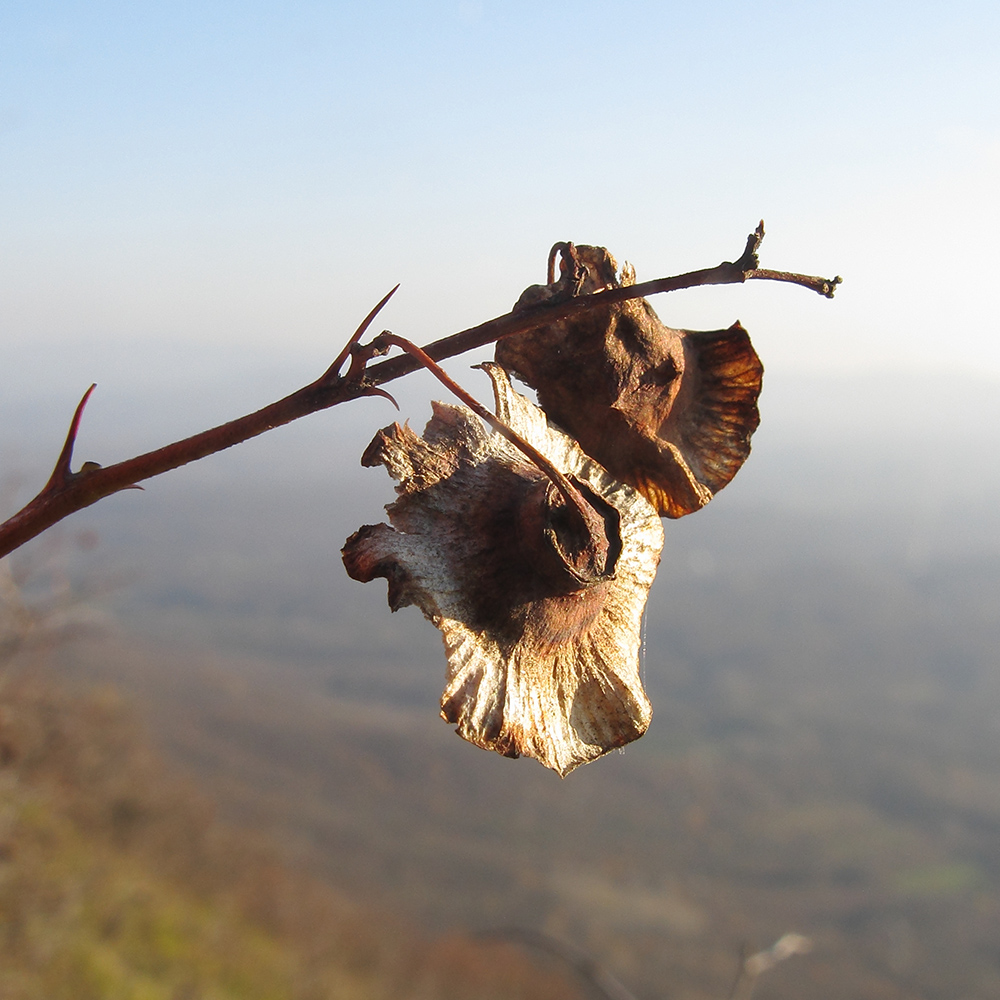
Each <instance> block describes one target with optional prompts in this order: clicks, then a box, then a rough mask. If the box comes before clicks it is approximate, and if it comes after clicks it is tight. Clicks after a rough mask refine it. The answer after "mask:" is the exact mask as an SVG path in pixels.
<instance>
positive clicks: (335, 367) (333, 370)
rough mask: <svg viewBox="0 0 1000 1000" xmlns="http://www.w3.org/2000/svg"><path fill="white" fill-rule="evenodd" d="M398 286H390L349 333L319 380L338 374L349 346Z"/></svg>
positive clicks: (359, 335) (348, 352)
mask: <svg viewBox="0 0 1000 1000" xmlns="http://www.w3.org/2000/svg"><path fill="white" fill-rule="evenodd" d="M397 288H399V283H398V282H397V284H396V285H395V286H394V287H393V288H390V289H389V291H388V292H386V293H385V295H383V296H382V299H381V301H380V302H379V304H378V305H377V306H375V308H374V309H372V311H371V312H370V313H369V314H368V315H367V316H366V317H365V318H364V319H363V320H362V321H361V325H360V326H359V327H358V328H357V330H355V331H354V333H353V334H351V339H350V340H349V341H348V342H347V343H346V344H345V345H344V349H343V350H342V351H341V352H340V354H338V355H337V358H336V360H335V361H334V362H333V364H332V365H330V367H329V368H327V370H326V371H325V372H323V374H322V375H321V376H320V377H319V381H320V382H325V381H327V379H331V378H333V377H334V376H335V375H338V374H340V369H341V368H343V367H344V362H345V361H346V360H347V359H348V358H349V357H350V355H351V348H352V347H353V346H354V345H355V344H356V343H357V342H358V341H359V340H360V339H361V338H362V337H363V336H364V335H365V331H366V330H367V329H368V327H370V326H371V325H372V321H373V320H374V319H375V317H376V316H377V315H378V314H379V313H380V312H381V311H382V307H383V306H384V305H385V304H386V302H388V301H389V299H391V298H392V297H393V295H395V294H396V289H397Z"/></svg>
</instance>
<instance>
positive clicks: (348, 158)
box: [0, 0, 1000, 448]
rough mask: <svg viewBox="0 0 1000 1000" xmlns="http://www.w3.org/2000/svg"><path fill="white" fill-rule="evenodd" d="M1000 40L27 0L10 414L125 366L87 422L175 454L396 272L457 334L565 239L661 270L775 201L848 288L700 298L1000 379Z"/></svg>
mask: <svg viewBox="0 0 1000 1000" xmlns="http://www.w3.org/2000/svg"><path fill="white" fill-rule="evenodd" d="M998 52H1000V5H998V4H997V3H996V2H995V0H988V2H987V0H983V2H978V0H974V2H953V3H945V2H937V3H920V2H909V3H896V2H878V0H868V2H865V3H855V2H851V0H847V2H841V3H838V4H818V3H810V2H800V3H768V2H761V3H755V4H747V3H734V2H728V0H727V2H714V3H713V2H705V3H698V4H692V3H687V2H686V3H674V2H659V3H644V2H611V0H606V2H603V3H593V2H589V0H578V2H574V3H572V4H566V3H558V4H557V3H549V2H546V0H532V2H531V3H527V2H525V3H522V2H508V3H503V4H498V3H489V2H486V0H457V2H444V3H434V2H422V3H408V2H395V3H387V2H379V0H373V2H368V3H365V4H363V5H362V4H346V3H337V2H329V0H328V2H323V3H319V2H302V0H282V2H281V3H274V2H260V0H241V2H240V3H235V2H230V0H222V2H220V0H199V2H197V3H193V2H192V3H189V2H184V0H178V2H169V3H167V2H158V0H150V2H145V3H141V4H135V3H110V2H104V0H87V2H85V3H71V2H45V0H31V2H21V0H6V2H5V3H4V4H3V5H2V6H0V212H2V225H0V331H2V332H0V418H2V420H3V422H4V423H5V424H6V425H8V426H11V427H17V426H20V425H19V424H18V421H17V420H15V419H14V413H15V411H17V413H18V414H21V417H22V419H26V418H24V415H25V414H30V415H31V419H32V420H34V419H35V413H36V411H35V410H34V409H33V407H34V406H36V405H37V406H39V407H40V408H41V409H39V411H38V412H39V413H41V412H42V409H44V412H45V413H46V414H47V413H49V412H50V411H51V412H52V414H53V416H52V419H53V420H54V421H55V423H54V424H53V427H55V426H56V425H57V424H58V426H59V427H60V428H64V427H65V425H66V420H67V416H68V412H69V411H71V409H72V406H73V404H74V403H75V401H76V399H78V398H79V395H80V394H81V393H82V391H83V389H85V388H86V386H87V385H89V384H90V382H92V381H96V382H97V383H98V384H99V386H100V389H99V396H98V397H95V401H94V403H92V404H91V412H92V413H94V414H95V416H94V418H93V419H94V420H96V421H97V423H96V425H94V424H93V423H92V424H91V425H87V426H88V427H89V426H96V427H97V429H98V430H99V431H100V432H101V433H103V434H105V435H106V436H107V435H111V436H112V437H114V435H118V437H119V438H120V439H122V440H123V447H126V448H133V446H134V447H139V446H146V445H148V446H150V447H152V446H154V445H156V444H158V443H162V442H163V440H165V436H169V435H170V434H173V433H181V432H183V433H190V432H192V431H194V430H198V429H200V425H201V424H200V422H201V421H215V420H216V419H217V420H223V419H228V418H229V417H231V416H234V415H236V413H237V412H240V411H241V410H245V409H252V408H256V406H259V405H262V404H263V403H265V402H267V401H269V400H270V399H272V398H275V397H276V396H278V395H281V394H284V393H285V392H288V391H291V390H292V389H294V388H296V387H297V386H298V385H300V384H303V383H304V382H306V381H310V380H311V379H312V378H314V377H315V376H316V375H318V374H319V373H320V372H321V371H322V370H323V369H324V368H325V367H326V365H327V364H328V363H329V361H330V359H331V358H332V356H333V355H334V354H335V353H336V352H337V351H339V348H340V347H341V345H342V343H343V342H344V340H345V339H346V337H347V336H348V334H349V333H350V332H351V330H353V328H354V326H355V325H356V324H357V322H358V321H359V320H360V319H361V317H362V316H364V314H365V313H366V312H367V311H368V309H369V308H370V307H371V305H373V304H374V303H375V302H376V301H377V300H378V299H379V298H380V297H381V296H382V295H383V294H384V292H385V291H386V290H388V289H389V288H390V287H392V286H393V285H394V284H396V283H397V282H400V283H401V287H400V290H399V292H398V293H397V294H396V296H395V298H394V300H393V302H392V303H391V304H390V306H389V307H388V308H387V309H386V311H385V313H384V314H383V318H382V321H384V325H386V326H389V327H391V328H392V329H393V330H394V331H395V332H397V333H399V334H401V335H403V336H407V337H409V338H411V339H413V340H416V341H418V342H426V341H429V340H432V339H437V338H438V337H441V336H445V335H447V334H449V333H452V332H455V331H457V330H460V329H463V328H465V327H468V326H471V325H473V324H475V323H478V322H480V321H482V320H484V319H487V318H489V317H492V316H495V315H498V314H500V313H503V312H506V311H507V310H508V309H509V308H510V306H511V305H512V304H513V302H514V301H515V300H516V298H517V297H518V295H519V294H520V292H521V290H522V289H523V288H524V287H525V286H527V285H528V284H532V283H535V282H538V281H541V280H543V276H544V268H545V259H546V255H547V252H548V249H549V247H550V246H551V244H552V243H553V242H555V241H557V240H566V239H569V240H573V241H575V242H578V243H596V244H600V245H604V246H607V247H609V248H610V249H611V250H612V252H613V253H614V254H615V255H616V256H617V257H618V258H619V259H620V260H621V259H626V260H629V261H631V262H632V263H633V264H634V266H635V268H636V270H637V274H638V278H639V280H645V279H649V278H654V277H659V276H662V275H666V274H671V273H677V272H681V271H687V270H691V269H694V268H698V267H705V266H711V265H714V264H716V263H718V262H719V261H720V260H723V259H733V258H735V257H736V256H737V255H738V254H739V253H740V252H741V250H742V247H743V245H744V241H745V238H746V234H747V233H748V232H750V230H751V229H752V228H753V227H754V226H755V225H756V223H757V221H758V220H759V219H761V218H763V219H764V220H765V225H766V228H767V233H768V235H767V237H766V239H765V241H764V245H763V247H762V251H761V260H762V265H763V266H767V267H773V268H779V269H788V270H798V271H804V272H808V273H819V274H823V275H827V276H831V275H833V274H840V275H842V276H843V278H844V284H843V286H842V287H841V289H840V290H839V291H838V294H837V297H836V298H835V299H834V300H833V301H828V300H826V299H823V298H821V297H820V296H817V295H814V294H812V293H810V292H807V291H805V290H802V289H798V288H794V287H789V286H773V285H765V284H764V283H752V284H749V285H746V286H732V287H727V288H714V289H700V290H696V291H687V292H679V293H675V294H673V295H670V296H661V297H658V299H657V300H656V301H655V302H654V306H655V308H656V309H657V310H658V312H659V313H660V315H661V317H662V318H663V319H664V320H665V321H666V322H667V323H669V324H671V325H673V326H680V327H688V328H703V329H706V328H707V329H715V328H719V327H723V326H728V325H729V324H730V323H732V322H733V321H734V320H735V319H737V318H739V319H740V320H741V321H742V322H743V323H744V325H745V326H746V327H747V328H748V329H749V330H750V332H751V335H752V336H753V338H754V343H755V345H756V347H757V349H758V351H759V352H760V354H761V356H762V358H763V359H764V363H765V367H766V368H767V369H768V372H769V373H772V375H774V374H776V375H777V377H781V378H794V377H795V375H796V373H808V374H810V375H816V374H817V373H830V374H832V375H837V376H844V375H852V374H857V375H869V374H871V373H872V372H876V371H889V372H890V373H893V374H895V375H897V376H898V377H904V378H905V377H906V376H907V374H908V373H920V374H922V375H926V374H927V373H932V372H935V371H941V370H944V371H946V372H948V373H949V374H958V375H969V376H974V377H976V378H978V379H985V380H986V381H987V383H989V384H996V385H997V386H1000V329H998V326H1000V323H998V320H997V310H996V306H995V301H996V293H997V290H998V286H1000V279H998V277H997V271H996V266H995V263H994V260H995V254H996V234H997V233H998V232H1000V193H998V188H1000V185H998V183H997V181H998V178H1000V60H998V59H997V53H998ZM484 356H485V354H484ZM476 360H481V358H479V357H476V358H471V357H470V358H469V363H472V362H473V361H476ZM452 366H453V368H452V370H453V371H456V372H458V371H459V370H464V362H453V363H452ZM456 366H457V367H456ZM476 379H479V381H478V382H477V381H476ZM463 380H464V381H466V382H467V383H468V384H469V385H470V388H472V389H473V390H474V391H477V392H479V393H480V394H483V390H484V388H485V379H483V378H482V377H481V376H479V375H467V376H466V377H464V379H463ZM414 385H415V386H416V387H417V388H416V389H415V390H413V391H414V392H415V393H424V394H425V398H426V392H427V389H426V385H427V383H422V382H420V379H419V377H418V378H417V379H416V381H415V382H414ZM406 391H410V390H405V391H404V396H405V392H406ZM435 395H438V396H439V395H440V393H435ZM414 398H416V397H415V396H414ZM53 399H58V400H59V401H60V407H58V408H52V407H51V406H50V403H51V400H53ZM157 401H158V402H157ZM43 403H44V406H43V405H42V404H43ZM143 403H148V404H149V410H148V413H146V414H145V415H144V411H143V406H142V404H143ZM154 403H156V406H154ZM359 405H363V406H367V405H368V404H367V403H365V404H359ZM102 407H104V409H101V408H102ZM157 407H158V408H157ZM404 408H405V407H404ZM365 412H366V413H367V411H365ZM102 414H103V416H102ZM414 416H419V418H420V419H419V421H418V422H419V423H420V424H422V421H423V419H424V418H425V416H426V413H425V412H424V411H421V412H420V413H419V414H414ZM38 419H43V418H42V417H41V416H39V418H38ZM45 419H47V418H45ZM350 419H351V420H355V419H367V417H358V418H355V417H353V416H352V417H351V418H350ZM101 421H103V423H102V422H101ZM146 423H148V424H149V427H150V428H151V430H150V433H149V435H148V440H143V441H134V442H133V441H131V439H129V434H130V433H131V432H132V431H134V430H135V429H136V428H137V427H140V426H145V424H146ZM154 425H155V426H154ZM87 432H88V431H87V428H86V427H85V435H84V436H86V433H87ZM60 433H63V431H62V430H60ZM125 439H129V443H124V441H125Z"/></svg>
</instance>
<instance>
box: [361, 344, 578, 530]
mask: <svg viewBox="0 0 1000 1000" xmlns="http://www.w3.org/2000/svg"><path fill="white" fill-rule="evenodd" d="M378 342H382V343H386V344H395V345H396V347H400V348H402V349H403V350H404V351H406V353H407V354H409V355H410V356H411V357H413V358H415V359H416V360H417V361H419V362H420V364H421V365H423V367H424V368H426V369H427V370H428V371H429V372H430V373H431V374H432V375H433V376H434V377H435V378H436V379H437V380H438V381H439V382H440V383H441V384H442V385H444V386H446V387H447V388H448V389H449V390H450V391H451V392H452V393H454V394H455V395H456V396H457V397H458V398H459V399H460V400H461V401H462V402H463V403H465V405H466V406H467V407H469V409H470V410H472V411H473V413H476V414H478V415H479V416H480V417H481V418H482V419H483V420H485V421H486V423H488V424H489V425H490V427H492V428H493V429H494V430H495V431H496V432H497V433H498V434H500V435H501V436H503V437H505V438H506V439H507V440H508V441H509V442H510V443H511V444H512V445H514V447H515V448H517V449H519V450H520V451H521V452H523V453H524V454H525V455H526V456H527V457H528V458H529V459H531V461H532V462H533V463H534V464H535V465H537V466H538V468H539V469H540V470H541V471H542V472H544V473H545V475H546V476H548V477H549V479H550V480H551V481H552V484H553V485H554V486H555V487H556V489H557V490H559V492H560V493H561V494H562V495H563V499H564V500H565V501H566V503H567V504H568V505H569V506H570V507H572V508H573V509H575V510H578V511H579V510H581V509H583V508H584V507H586V506H589V505H587V501H586V500H584V499H583V497H582V496H580V491H579V490H578V489H577V488H576V487H575V486H574V485H573V484H572V483H571V482H570V481H569V480H568V479H567V478H566V477H565V476H564V475H563V474H562V473H561V472H560V471H559V470H558V469H557V468H556V467H555V466H554V465H553V464H552V463H551V462H550V461H549V460H548V459H547V458H546V457H545V456H544V455H543V454H542V453H541V452H540V451H539V450H538V449H537V448H536V447H535V446H534V445H533V444H531V443H530V442H528V441H525V439H524V438H523V437H521V435H520V434H518V433H517V431H515V430H514V429H513V428H512V427H508V426H507V425H506V424H505V423H504V422H503V421H502V420H501V419H500V418H499V417H498V416H497V415H496V414H495V413H490V411H489V410H488V409H487V408H486V407H485V406H483V404H482V403H480V402H479V400H478V399H476V398H475V396H471V395H469V393H467V392H466V391H465V390H464V389H463V388H462V387H461V386H460V385H459V384H458V383H457V382H456V381H455V380H454V379H453V378H452V377H451V376H450V375H449V374H448V373H447V372H446V371H445V370H444V369H443V368H442V367H441V366H440V365H439V364H437V363H436V362H435V361H433V360H432V359H431V358H429V357H428V356H427V354H426V353H425V352H424V351H423V350H421V349H420V348H419V347H417V345H416V344H414V343H412V342H411V341H409V340H407V339H406V338H405V337H398V336H396V334H394V333H389V331H388V330H386V331H385V332H384V333H382V334H380V335H379V336H378V337H376V338H375V343H378Z"/></svg>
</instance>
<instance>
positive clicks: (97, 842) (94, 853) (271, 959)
mask: <svg viewBox="0 0 1000 1000" xmlns="http://www.w3.org/2000/svg"><path fill="white" fill-rule="evenodd" d="M470 995H473V996H477V997H489V998H495V1000H507V998H510V1000H514V998H539V1000H540V998H542V997H545V998H557V997H558V998H565V1000H572V998H574V997H576V996H577V993H576V992H575V991H574V989H573V988H572V987H571V986H570V985H569V984H568V983H567V981H566V977H565V976H564V975H562V974H561V973H560V972H556V971H550V970H547V969H545V968H539V967H538V966H537V965H533V964H532V963H531V962H530V961H529V960H528V959H527V958H526V957H525V956H524V955H523V954H522V953H521V952H519V951H518V950H517V949H515V948H513V947H512V946H510V945H504V944H492V945H491V944H487V943H480V942H473V941H470V940H468V939H462V938H461V937H458V936H455V935H452V936H450V937H442V938H438V939H437V940H431V939H427V938H423V937H421V936H420V935H419V934H417V933H415V932H414V931H413V930H412V929H411V928H409V927H407V926H406V924H405V922H404V921H402V920H399V919H396V918H389V917H386V916H385V915H384V914H383V915H379V914H378V913H377V912H376V911H374V910H371V909H367V908H365V907H363V906H358V905H354V904H351V903H348V902H347V900H346V899H345V898H344V897H343V896H341V895H339V894H337V893H336V892H334V891H333V890H332V889H330V888H329V887H328V886H324V885H322V884H319V883H317V882H316V881H315V880H314V879H310V878H307V877H305V876H303V875H301V874H298V875H296V874H294V873H292V872H291V871H290V870H289V869H288V868H287V866H285V865H284V864H282V863H281V862H280V861H279V859H278V857H277V855H276V853H275V851H274V850H273V849H269V848H268V847H267V846H266V845H264V844H262V843H260V842H259V838H257V839H255V838H254V837H253V836H252V835H248V834H246V833H240V832H238V831H236V830H234V829H232V828H231V827H227V826H225V825H223V824H221V823H220V822H219V821H217V820H216V819H215V818H214V815H213V808H212V807H211V805H210V804H209V802H208V801H207V800H206V799H205V798H204V797H203V796H201V795H199V794H198V793H197V792H196V791H195V790H194V789H192V788H191V787H190V786H189V785H188V784H186V783H184V782H182V781H180V780H179V779H177V778H176V777H175V776H173V775H171V774H170V772H169V770H168V769H167V768H166V767H165V766H164V765H163V763H162V762H161V761H160V760H159V758H158V757H157V755H156V754H155V753H154V752H153V751H152V750H151V748H150V746H149V744H148V742H147V741H146V739H145V737H144V735H143V733H142V731H141V730H140V729H139V728H138V727H137V725H136V723H135V721H134V719H133V718H132V716H131V713H130V712H129V711H128V710H127V708H126V706H125V705H124V703H123V701H122V699H121V697H120V696H119V695H118V694H117V693H116V692H115V690H114V689H112V688H107V687H106V688H104V689H102V690H99V691H96V692H91V693H89V694H86V695H84V694H79V693H78V694H75V695H68V694H66V693H62V692H60V691H59V690H57V688H56V687H55V686H54V685H53V683H52V680H51V679H49V680H46V679H44V678H43V677H42V676H40V675H39V673H38V671H37V669H36V667H35V666H34V665H33V664H31V663H28V664H26V663H25V662H24V660H23V659H20V660H19V659H17V658H15V659H13V660H8V662H7V663H6V664H5V667H4V672H3V673H2V674H0V997H2V998H3V1000H39V998H42V997H44V998H46V1000H62V998H65V1000H90V998H92V1000H109V998H116V1000H119V998H120V1000H133V998H134V1000H161V998H162V1000H201V998H204V1000H209V998H211V1000H224V998H233V1000H236V998H239V1000H255V998H261V1000H264V998H267V1000H286V998H287V1000H293V998H303V1000H321V998H337V1000H354V998H357V1000H362V998H364V1000H368V998H380V1000H381V998H386V1000H388V998H395V997H414V998H416V997H420V998H425V997H426V998H438V997H440V998H450V997H454V998H458V997H466V996H470Z"/></svg>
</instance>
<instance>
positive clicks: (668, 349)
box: [496, 244, 764, 517]
mask: <svg viewBox="0 0 1000 1000" xmlns="http://www.w3.org/2000/svg"><path fill="white" fill-rule="evenodd" d="M556 249H561V250H562V252H563V259H562V273H561V276H560V278H559V279H558V280H557V281H553V280H552V277H553V276H552V275H551V274H550V284H548V285H533V286H531V287H530V288H528V289H527V290H526V291H525V292H524V294H523V295H522V296H521V298H520V299H519V300H518V303H517V306H516V307H515V309H516V308H518V307H523V306H527V305H534V304H536V303H539V302H544V301H546V300H548V299H551V298H553V297H564V296H567V295H573V294H577V293H579V292H596V291H600V290H602V289H606V288H617V287H619V285H631V284H634V282H635V276H634V273H633V272H632V270H631V269H630V268H628V266H627V265H626V267H625V268H623V270H622V274H621V278H620V279H619V278H618V277H617V274H616V272H617V269H618V265H617V263H616V262H615V259H614V257H612V256H611V254H610V253H609V252H608V251H607V250H606V249H604V247H590V246H576V247H574V246H573V245H572V244H557V245H556V247H555V248H553V251H555V250H556ZM496 359H497V361H498V362H499V363H500V364H502V365H503V366H504V367H505V368H507V369H508V370H510V371H512V372H513V373H514V374H516V375H517V376H519V377H520V378H522V379H523V380H524V381H525V382H526V383H527V384H528V385H530V386H531V387H532V388H534V389H536V390H537V392H538V401H539V403H540V404H541V406H542V408H543V409H544V410H545V412H546V413H547V414H548V415H549V417H551V418H552V420H553V421H555V423H557V424H558V425H559V426H560V427H562V428H564V429H565V430H567V431H568V432H569V433H570V434H572V435H573V436H574V437H575V438H576V439H577V440H578V441H579V442H580V445H581V447H582V448H583V450H584V451H585V452H586V453H587V454H588V455H590V456H591V457H592V458H595V459H596V460H597V461H598V462H600V463H601V464H602V465H603V466H604V467H605V468H606V469H607V470H608V471H609V472H610V473H611V474H612V475H614V476H616V477H617V478H619V479H623V480H624V481H625V482H627V483H631V484H632V485H633V486H635V487H636V488H637V489H638V490H640V491H641V492H642V494H643V495H644V496H645V497H646V499H647V500H649V502H650V503H652V504H653V506H655V507H656V508H657V509H658V510H659V512H660V513H661V514H662V515H664V516H666V517H683V515H685V514H690V513H691V512H692V511H695V510H698V509H699V508H700V507H703V506H704V505H705V504H706V503H708V501H709V500H711V499H712V497H713V495H714V494H715V493H717V492H718V491H719V490H720V489H722V487H723V486H725V485H726V483H728V482H729V481H730V480H731V479H732V478H733V476H735V475H736V473H737V472H738V471H739V469H740V466H741V465H742V464H743V462H744V460H745V459H746V457H747V455H748V454H749V453H750V436H751V435H752V434H753V432H754V431H755V430H756V429H757V425H758V423H759V422H760V417H759V414H758V412H757V397H758V396H759V395H760V386H761V378H762V376H763V372H764V369H763V366H762V365H761V363H760V359H759V358H758V357H757V354H756V353H755V352H754V349H753V347H752V346H751V344H750V338H749V336H748V335H747V332H746V330H744V329H743V327H742V326H740V324H739V323H736V324H734V325H733V326H731V327H730V328H729V329H728V330H714V331H711V332H694V331H690V330H672V329H670V328H669V327H666V326H664V325H663V323H661V322H660V320H659V318H658V317H657V315H656V313H655V312H653V309H652V307H651V306H650V305H649V303H648V302H647V301H646V300H645V299H633V300H629V301H627V302H620V303H615V304H612V305H610V306H607V307H606V308H593V309H590V310H589V311H588V312H586V313H585V314H584V315H582V316H580V317H577V318H574V319H570V320H560V321H558V322H555V323H552V324H550V325H549V326H546V327H542V328H540V329H537V330H532V331H530V332H528V333H522V334H516V335H514V336H511V337H505V338H503V339H502V340H499V341H498V342H497V346H496Z"/></svg>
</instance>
